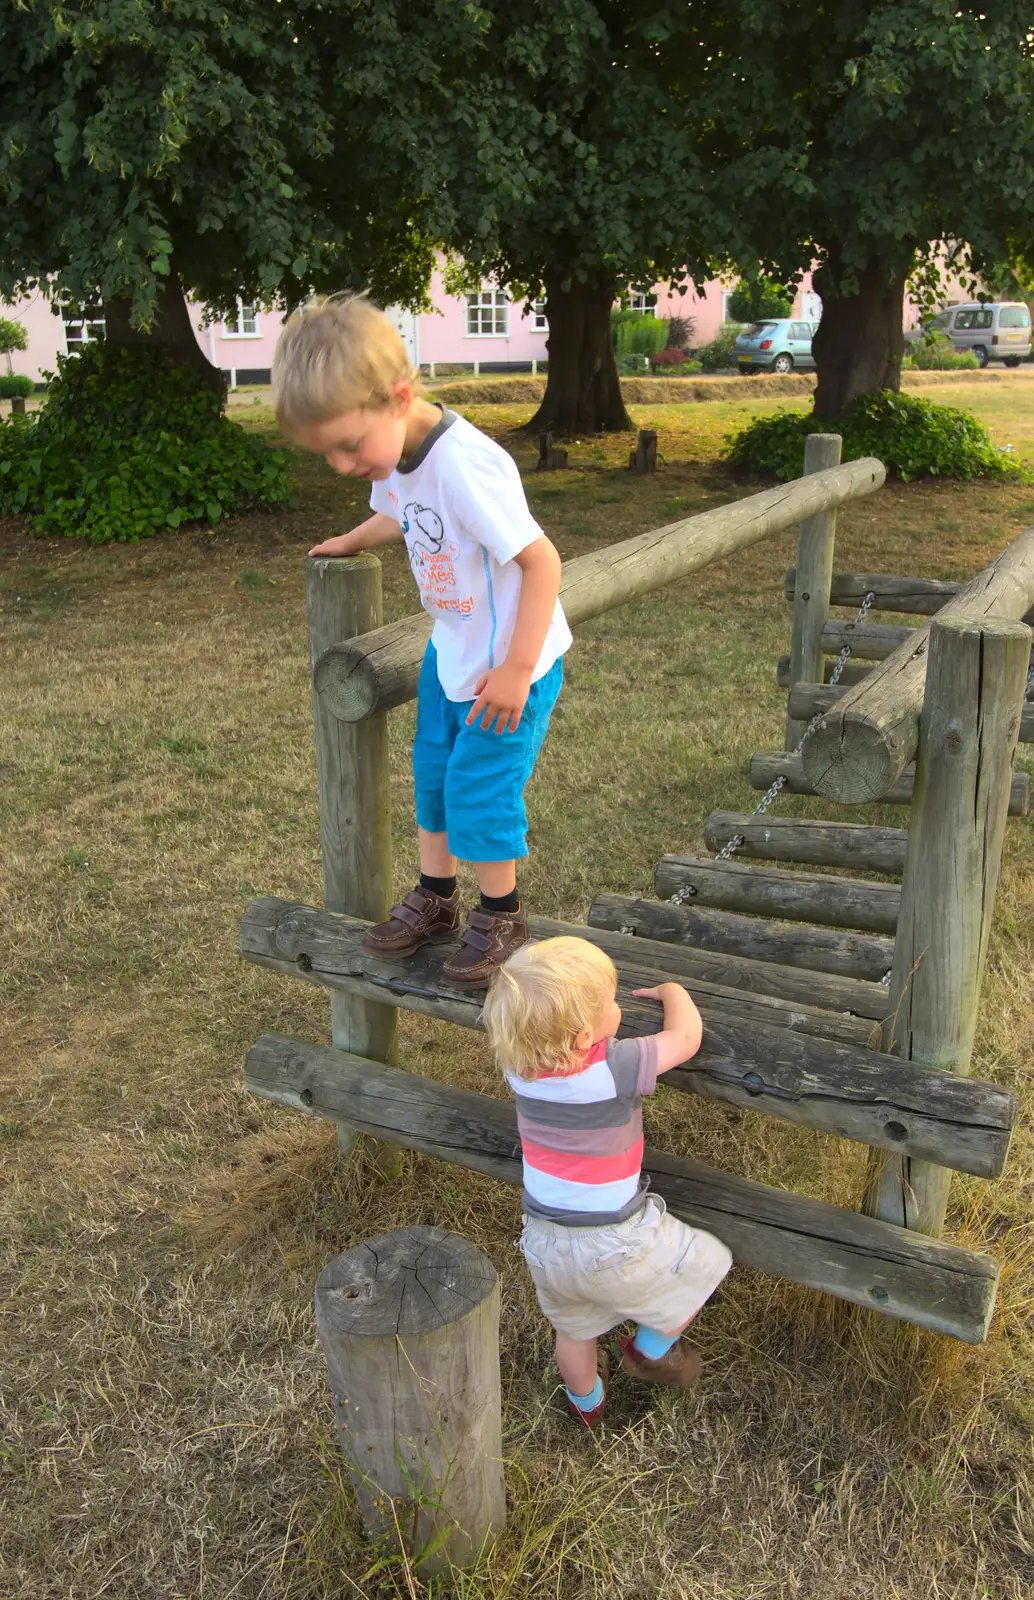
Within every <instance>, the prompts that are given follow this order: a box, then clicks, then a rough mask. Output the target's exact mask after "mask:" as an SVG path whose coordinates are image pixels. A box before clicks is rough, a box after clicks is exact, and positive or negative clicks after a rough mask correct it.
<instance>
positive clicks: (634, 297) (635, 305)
mask: <svg viewBox="0 0 1034 1600" xmlns="http://www.w3.org/2000/svg"><path fill="white" fill-rule="evenodd" d="M649 293H650V291H649V290H648V289H638V290H636V291H634V292H633V290H631V289H630V290H629V291H628V293H627V294H626V296H625V304H626V306H627V309H628V310H629V311H641V312H642V314H643V316H644V317H649V316H651V315H652V314H653V313H654V312H656V310H657V307H656V306H655V305H650V303H649Z"/></svg>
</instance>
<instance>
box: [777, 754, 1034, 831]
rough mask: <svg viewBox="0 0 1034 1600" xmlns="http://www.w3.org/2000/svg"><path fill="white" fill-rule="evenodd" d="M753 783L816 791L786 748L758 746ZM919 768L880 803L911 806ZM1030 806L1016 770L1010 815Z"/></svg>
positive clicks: (1026, 784)
mask: <svg viewBox="0 0 1034 1600" xmlns="http://www.w3.org/2000/svg"><path fill="white" fill-rule="evenodd" d="M749 775H750V784H751V788H753V789H767V788H768V787H769V785H770V784H772V783H774V782H775V780H776V778H780V777H785V778H786V786H785V787H786V793H787V794H815V793H817V791H816V788H815V785H814V784H813V783H809V782H808V779H807V778H806V777H805V776H804V765H803V763H802V761H801V758H800V756H799V755H791V754H789V753H788V752H785V751H783V750H756V751H755V752H754V754H753V755H752V756H751V758H750V768H749ZM915 775H916V769H915V767H914V766H911V767H906V768H905V770H904V772H903V773H902V774H901V777H900V778H898V779H897V780H896V782H894V783H892V784H891V786H890V788H889V789H888V790H887V792H886V794H881V795H880V797H879V804H880V805H884V806H910V805H911V804H912V787H913V785H914V783H915ZM1029 810H1030V776H1029V774H1028V773H1026V772H1014V773H1013V779H1012V787H1011V789H1010V791H1009V815H1010V817H1025V816H1026V815H1027V813H1028V812H1029Z"/></svg>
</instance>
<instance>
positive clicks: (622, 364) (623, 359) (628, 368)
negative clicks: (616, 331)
mask: <svg viewBox="0 0 1034 1600" xmlns="http://www.w3.org/2000/svg"><path fill="white" fill-rule="evenodd" d="M615 359H616V363H617V369H618V373H619V374H620V376H621V377H623V378H630V377H635V376H636V375H637V374H638V373H642V372H649V370H650V362H649V359H648V358H647V357H646V356H644V355H627V356H617V357H616V358H615Z"/></svg>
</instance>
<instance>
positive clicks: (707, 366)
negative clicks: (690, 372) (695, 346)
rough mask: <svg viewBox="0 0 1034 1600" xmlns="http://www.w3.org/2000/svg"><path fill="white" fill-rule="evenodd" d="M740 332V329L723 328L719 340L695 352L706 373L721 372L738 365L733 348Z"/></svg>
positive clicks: (714, 340)
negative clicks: (723, 369) (724, 368)
mask: <svg viewBox="0 0 1034 1600" xmlns="http://www.w3.org/2000/svg"><path fill="white" fill-rule="evenodd" d="M738 331H739V330H738V329H737V330H736V331H734V330H733V329H731V328H723V329H722V330H721V332H720V333H719V335H718V337H717V339H712V340H711V343H710V344H705V345H704V346H703V347H702V348H701V349H700V350H697V351H696V352H695V355H696V358H697V360H698V361H699V362H700V366H701V368H702V369H703V371H704V372H720V371H721V370H722V368H723V367H734V366H735V365H736V361H735V358H734V356H733V353H732V347H733V345H734V343H735V341H736V333H737V332H738Z"/></svg>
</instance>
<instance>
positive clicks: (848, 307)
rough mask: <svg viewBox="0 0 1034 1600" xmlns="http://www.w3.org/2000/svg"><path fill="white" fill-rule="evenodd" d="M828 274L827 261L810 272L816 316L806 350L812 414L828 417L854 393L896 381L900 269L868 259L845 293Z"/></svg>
mask: <svg viewBox="0 0 1034 1600" xmlns="http://www.w3.org/2000/svg"><path fill="white" fill-rule="evenodd" d="M831 277H833V272H832V271H831V269H830V268H829V267H823V268H822V269H820V271H819V272H817V273H816V275H815V287H816V289H817V290H818V292H819V293H820V294H821V296H822V320H821V322H820V323H819V327H818V332H817V333H816V335H815V338H814V340H813V342H812V352H813V354H814V356H815V366H816V369H817V371H818V384H817V386H816V389H815V409H814V415H815V416H816V417H822V418H823V419H825V420H828V421H831V422H834V421H836V420H837V419H838V418H840V417H842V416H843V415H844V413H845V412H846V411H847V410H848V409H849V407H850V406H851V403H852V402H853V401H854V400H857V399H858V396H859V395H863V394H875V393H877V392H878V391H879V390H880V389H895V390H896V389H900V387H901V357H902V354H903V353H904V348H905V336H904V333H903V332H902V315H903V310H904V298H905V275H904V273H899V274H894V273H892V272H890V271H888V270H887V269H886V268H884V267H880V266H878V265H877V264H876V263H875V262H873V263H870V265H869V266H868V267H866V269H865V271H864V272H862V273H861V275H860V278H859V282H858V288H857V291H856V292H855V293H854V294H849V295H845V294H838V293H837V292H836V291H835V289H834V288H832V287H831V286H830V283H829V280H830V278H831Z"/></svg>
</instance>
